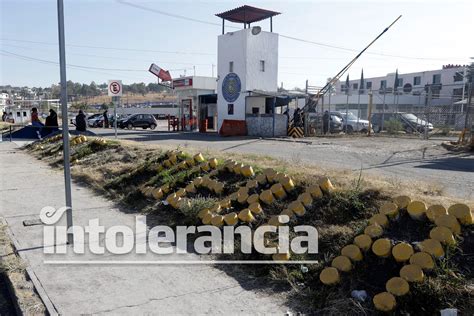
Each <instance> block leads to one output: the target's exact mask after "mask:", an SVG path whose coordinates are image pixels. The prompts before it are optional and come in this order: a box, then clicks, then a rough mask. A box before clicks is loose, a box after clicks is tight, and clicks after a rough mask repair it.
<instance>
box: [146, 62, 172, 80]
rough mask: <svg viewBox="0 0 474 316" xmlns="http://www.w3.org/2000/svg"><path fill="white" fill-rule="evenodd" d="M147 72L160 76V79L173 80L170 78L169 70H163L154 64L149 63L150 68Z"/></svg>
mask: <svg viewBox="0 0 474 316" xmlns="http://www.w3.org/2000/svg"><path fill="white" fill-rule="evenodd" d="M148 71H149V72H151V73H152V74H154V75H155V76H157V77H158V78H160V79H161V80H162V81H171V80H173V79H172V78H171V75H170V72H169V71H167V70H164V69H163V68H160V67H158V66H157V65H155V64H151V66H150V68H149V69H148Z"/></svg>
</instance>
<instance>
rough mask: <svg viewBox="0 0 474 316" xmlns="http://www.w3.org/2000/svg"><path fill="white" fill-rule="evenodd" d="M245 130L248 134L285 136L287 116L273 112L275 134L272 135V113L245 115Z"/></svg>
mask: <svg viewBox="0 0 474 316" xmlns="http://www.w3.org/2000/svg"><path fill="white" fill-rule="evenodd" d="M246 121H247V131H248V135H249V136H260V137H273V136H286V134H287V117H286V115H283V114H275V135H273V115H271V114H267V115H255V116H254V115H247V117H246Z"/></svg>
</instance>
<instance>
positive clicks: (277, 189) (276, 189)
mask: <svg viewBox="0 0 474 316" xmlns="http://www.w3.org/2000/svg"><path fill="white" fill-rule="evenodd" d="M270 190H271V191H272V194H273V195H274V196H275V197H276V198H277V199H279V200H281V199H284V198H285V197H286V192H285V189H283V186H282V185H281V183H275V184H274V185H272V187H271V188H270Z"/></svg>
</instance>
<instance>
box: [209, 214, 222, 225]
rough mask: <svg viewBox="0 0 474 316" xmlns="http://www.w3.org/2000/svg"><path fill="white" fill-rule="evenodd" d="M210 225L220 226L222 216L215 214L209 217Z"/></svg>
mask: <svg viewBox="0 0 474 316" xmlns="http://www.w3.org/2000/svg"><path fill="white" fill-rule="evenodd" d="M211 225H213V226H217V227H221V226H222V225H224V216H222V215H216V216H214V217H213V218H212V219H211Z"/></svg>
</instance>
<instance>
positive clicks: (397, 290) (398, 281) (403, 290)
mask: <svg viewBox="0 0 474 316" xmlns="http://www.w3.org/2000/svg"><path fill="white" fill-rule="evenodd" d="M385 289H386V290H387V292H389V293H392V294H393V295H395V296H403V295H405V294H407V293H408V292H409V291H410V285H409V284H408V282H407V281H406V280H405V279H403V278H400V277H393V278H391V279H390V280H388V281H387V283H385Z"/></svg>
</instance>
